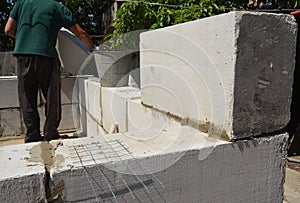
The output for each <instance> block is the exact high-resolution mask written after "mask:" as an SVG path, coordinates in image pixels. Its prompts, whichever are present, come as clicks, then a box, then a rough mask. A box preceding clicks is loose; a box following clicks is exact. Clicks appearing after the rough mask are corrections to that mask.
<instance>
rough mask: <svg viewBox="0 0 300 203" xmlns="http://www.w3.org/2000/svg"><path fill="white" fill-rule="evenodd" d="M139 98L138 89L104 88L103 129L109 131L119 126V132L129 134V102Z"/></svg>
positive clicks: (102, 96)
mask: <svg viewBox="0 0 300 203" xmlns="http://www.w3.org/2000/svg"><path fill="white" fill-rule="evenodd" d="M139 97H140V91H139V89H138V88H134V87H102V88H101V99H102V111H103V128H104V129H105V130H106V131H109V130H110V128H111V127H112V125H113V124H117V125H118V127H119V132H127V129H128V128H127V101H129V100H131V99H134V98H139Z"/></svg>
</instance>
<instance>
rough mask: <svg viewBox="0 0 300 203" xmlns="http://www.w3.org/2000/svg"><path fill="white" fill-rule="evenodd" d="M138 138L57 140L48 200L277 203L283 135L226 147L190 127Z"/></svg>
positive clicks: (280, 197) (282, 166)
mask: <svg viewBox="0 0 300 203" xmlns="http://www.w3.org/2000/svg"><path fill="white" fill-rule="evenodd" d="M145 133H146V132H139V133H138V132H136V134H139V135H140V137H141V139H137V138H136V136H133V135H131V133H125V134H114V135H107V136H105V137H97V138H83V139H80V140H77V139H73V140H63V141H62V144H60V146H59V147H58V148H57V149H56V151H55V155H56V156H60V157H63V159H61V160H63V161H62V162H61V161H59V162H58V163H57V164H56V163H54V165H55V167H53V168H52V169H51V171H50V176H51V185H52V188H51V191H52V192H53V193H52V195H53V196H55V197H56V198H57V199H60V200H62V201H75V202H86V201H96V200H98V201H101V200H104V199H110V200H113V193H114V194H115V195H116V199H117V200H118V201H119V202H123V201H127V202H172V203H173V202H183V201H184V202H278V203H279V202H282V200H283V182H284V169H285V155H286V154H285V151H286V147H287V142H286V141H287V135H275V136H271V137H264V138H257V139H253V140H244V141H240V142H238V143H231V142H225V141H218V140H214V139H211V138H207V136H206V135H205V134H204V133H199V132H198V131H196V130H194V129H192V128H189V127H182V128H181V129H178V128H174V129H172V128H171V129H168V130H166V131H164V132H159V133H158V132H157V131H152V132H151V131H149V132H148V134H147V135H146V134H145ZM147 136H149V137H148V138H149V139H145V137H147ZM187 136H188V137H189V138H190V139H186V138H187ZM133 137H134V138H133ZM55 142H57V141H55ZM127 150H128V151H127ZM103 174H104V176H103ZM139 181H141V182H143V183H144V184H145V185H146V187H145V186H143V185H142V184H141V183H140V184H138V183H139ZM74 185H76V186H77V187H74ZM126 186H128V187H129V188H131V190H132V191H131V194H130V191H129V190H128V189H126ZM147 188H148V189H147ZM133 196H134V197H135V198H134V197H133Z"/></svg>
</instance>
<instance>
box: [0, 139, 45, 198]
mask: <svg viewBox="0 0 300 203" xmlns="http://www.w3.org/2000/svg"><path fill="white" fill-rule="evenodd" d="M40 151H41V144H40V143H39V144H36V143H35V144H24V145H12V146H6V147H0V168H1V173H0V202H5V203H15V202H45V201H46V189H45V180H46V179H45V178H46V171H45V166H44V164H43V162H42V157H43V155H45V154H43V153H41V154H42V155H41V154H40V153H37V152H40ZM43 158H44V157H43Z"/></svg>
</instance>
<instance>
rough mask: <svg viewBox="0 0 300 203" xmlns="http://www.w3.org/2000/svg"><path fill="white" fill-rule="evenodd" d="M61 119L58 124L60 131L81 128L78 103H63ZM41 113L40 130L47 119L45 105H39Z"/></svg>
mask: <svg viewBox="0 0 300 203" xmlns="http://www.w3.org/2000/svg"><path fill="white" fill-rule="evenodd" d="M61 107H62V113H61V121H60V124H59V126H58V130H59V131H69V130H71V131H73V130H77V129H80V127H81V124H80V112H79V106H78V104H65V105H62V106H61ZM38 110H39V115H40V130H41V131H43V129H44V123H45V120H46V117H45V107H44V106H42V107H39V108H38Z"/></svg>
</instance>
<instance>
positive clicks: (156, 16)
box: [113, 0, 229, 36]
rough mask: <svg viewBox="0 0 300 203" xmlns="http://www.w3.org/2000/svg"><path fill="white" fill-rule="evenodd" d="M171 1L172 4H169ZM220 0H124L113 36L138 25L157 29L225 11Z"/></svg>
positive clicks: (133, 28)
mask: <svg viewBox="0 0 300 203" xmlns="http://www.w3.org/2000/svg"><path fill="white" fill-rule="evenodd" d="M168 5H172V6H168ZM228 5H229V2H226V1H222V0H200V1H199V0H198V1H195V0H149V1H143V2H137V1H129V2H125V3H124V4H123V5H122V6H121V8H120V9H119V10H118V12H117V19H116V20H115V21H114V24H113V25H114V27H115V31H114V33H113V35H114V36H117V35H119V34H122V33H126V32H129V31H133V30H139V29H157V28H161V27H166V26H170V25H175V24H178V23H183V22H187V21H191V20H196V19H199V18H204V17H208V16H212V15H216V14H219V13H223V12H225V9H224V8H225V7H226V6H228Z"/></svg>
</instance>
